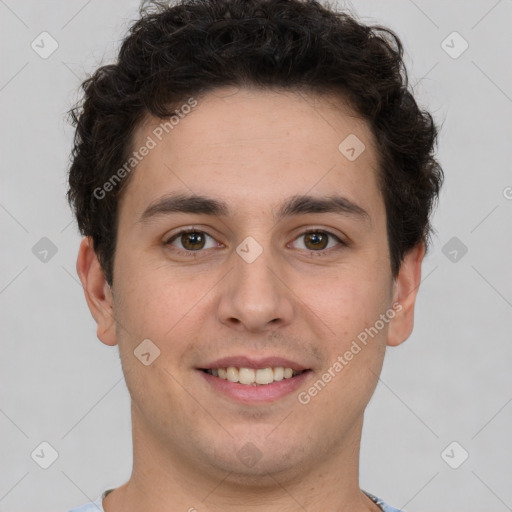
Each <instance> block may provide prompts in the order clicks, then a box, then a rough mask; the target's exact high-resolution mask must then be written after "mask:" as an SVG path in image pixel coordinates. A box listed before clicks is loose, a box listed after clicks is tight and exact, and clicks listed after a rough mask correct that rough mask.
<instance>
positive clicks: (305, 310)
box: [77, 88, 425, 512]
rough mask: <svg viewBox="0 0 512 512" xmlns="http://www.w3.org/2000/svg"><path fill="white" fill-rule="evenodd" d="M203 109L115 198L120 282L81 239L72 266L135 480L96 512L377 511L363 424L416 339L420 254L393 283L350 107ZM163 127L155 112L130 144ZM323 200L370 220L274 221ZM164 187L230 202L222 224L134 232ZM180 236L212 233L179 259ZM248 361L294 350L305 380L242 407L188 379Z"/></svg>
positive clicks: (233, 99) (210, 98) (234, 105)
mask: <svg viewBox="0 0 512 512" xmlns="http://www.w3.org/2000/svg"><path fill="white" fill-rule="evenodd" d="M197 99H198V106H197V107H196V108H194V109H193V111H192V112H191V113H190V114H189V115H188V116H187V117H186V118H185V119H183V120H182V121H181V122H180V124H179V125H178V126H176V127H175V129H174V130H172V131H171V132H170V133H169V134H168V135H167V136H166V137H165V138H164V139H163V140H162V142H160V143H159V144H158V145H157V146H156V147H155V148H154V149H152V150H151V151H150V152H149V154H148V155H147V156H146V157H145V158H144V159H143V160H142V161H141V162H140V163H139V164H138V166H137V169H136V170H135V171H134V172H133V175H132V176H131V179H130V181H129V183H128V184H127V187H126V188H125V190H124V192H123V195H122V199H121V202H120V204H119V221H118V239H117V247H116V254H115V259H114V282H113V287H112V289H111V288H110V287H109V286H108V284H107V283H106V281H105V277H104V274H103V271H102V269H101V266H100V264H99V262H98V259H97V257H96V254H95V253H94V250H93V248H92V245H91V241H90V240H89V239H88V238H84V240H83V241H82V244H81V246H80V252H79V256H78V261H77V270H78V274H79V276H80V279H81V282H82V284H83V288H84V291H85V296H86V299H87V303H88V305H89V308H90V310H91V313H92V315H93V317H94V319H95V320H96V322H97V335H98V338H99V339H100V340H101V341H102V342H103V343H105V344H106V345H115V344H118V345H119V352H120V357H121V361H122V365H123V371H124V374H125V378H126V383H127V387H128V390H129V392H130V395H131V404H132V408H131V409H132V423H133V455H134V461H133V472H132V475H131V478H130V480H129V481H128V482H127V483H125V484H124V485H123V486H121V487H119V488H118V489H116V490H115V491H114V492H112V493H110V494H109V495H108V496H107V497H106V498H105V500H104V503H103V505H104V508H105V511H106V512H120V511H121V510H123V511H125V512H131V511H135V510H140V509H141V504H143V505H144V506H143V508H144V510H145V511H147V512H157V511H158V512H160V511H162V510H169V511H170V510H172V511H190V510H194V509H195V510H198V511H200V512H202V511H210V512H217V511H221V510H222V511H225V512H229V511H232V510H237V511H238V510H240V507H241V506H243V509H244V510H251V511H254V512H259V511H265V512H287V511H297V510H301V511H302V510H307V511H310V512H316V511H321V510H322V511H323V510H332V511H340V512H341V511H346V512H348V511H351V512H354V511H369V510H372V511H376V510H379V508H378V507H377V506H376V505H375V504H374V503H373V502H372V501H371V500H370V499H369V498H368V497H367V496H366V495H364V494H363V493H362V491H361V490H360V488H359V482H358V471H359V447H360V440H361V429H362V423H363V413H364V410H365V407H366V405H367V404H368V402H369V400H370V398H371V395H372V394H373V392H374V389H375V386H376V383H377V380H378V375H379V374H380V371H381V367H382V363H383V358H384V354H385V349H386V346H395V345H398V344H400V343H402V342H403V341H405V340H406V339H407V338H408V337H409V335H410V334H411V331H412V329H413V321H414V304H415V299H416V294H417V290H418V286H419V283H420V279H421V262H422V260H423V256H424V253H425V249H424V246H423V244H421V243H420V244H418V245H417V246H416V247H415V248H414V249H413V250H411V251H409V252H408V253H407V254H406V256H405V259H404V262H403V263H402V266H401V270H400V273H399V275H398V277H397V278H396V279H393V278H392V275H391V269H390V256H389V248H388V244H387V235H386V212H385V207H384V202H383V197H382V194H381V192H380V190H379V187H378V184H377V179H376V172H377V171H376V169H377V157H376V151H375V148H374V142H373V137H372V134H371V131H370V129H369V127H368V126H367V124H366V123H365V122H364V121H363V120H361V119H360V118H358V117H357V116H356V115H355V114H354V112H353V111H352V110H351V109H350V107H349V106H348V105H347V104H346V103H345V102H344V101H343V99H342V98H339V97H335V96H333V95H322V96H320V95H313V94H308V95H306V94H304V93H301V94H297V93H294V92H290V91H286V92H284V91H278V90H268V89H266V90H259V89H233V88H222V89H217V90H216V91H214V92H213V93H212V92H210V93H208V94H207V95H206V96H204V97H202V98H197ZM160 122H161V120H159V119H155V118H151V117H148V118H147V119H146V120H145V121H144V122H143V123H142V124H141V125H140V126H139V127H138V129H137V131H136V132H135V135H134V140H133V147H134V148H138V147H140V146H141V145H142V144H143V143H144V141H145V140H146V137H147V136H148V135H150V134H151V133H152V130H154V129H155V127H156V126H157V125H158V124H159V123H160ZM349 134H356V136H357V137H358V138H359V139H360V140H361V141H363V142H364V144H365V146H366V149H365V150H364V151H363V153H362V154H361V155H360V156H359V157H358V158H357V159H356V160H355V161H352V162H351V161H349V160H348V159H347V158H345V156H344V155H343V154H341V153H340V151H339V150H338V145H339V144H340V142H341V141H342V140H344V139H345V138H346V137H347V136H348V135H349ZM333 191H336V192H337V193H339V194H341V195H343V196H344V197H346V198H348V199H350V200H351V201H352V202H354V203H356V204H357V205H359V206H360V207H362V208H364V209H365V210H366V211H367V212H368V215H369V220H367V221H365V220H363V219H361V218H358V217H357V216H350V215H339V214H336V213H313V214H309V213H308V214H306V215H295V216H293V217H289V218H284V219H282V220H281V221H279V222H277V223H276V222H275V220H274V217H273V211H275V210H276V209H277V208H278V207H279V205H281V203H282V202H283V201H284V200H285V199H287V198H289V197H290V196H292V195H294V194H306V193H307V194H309V195H314V196H315V197H326V196H329V195H330V194H332V193H333ZM173 192H182V193H191V192H193V193H195V194H201V195H206V196H210V197H213V198H215V199H219V200H224V201H226V202H227V203H228V205H229V206H230V208H232V211H231V214H230V215H229V216H210V215H204V214H183V213H171V214H166V215H159V216H156V217H154V218H152V219H151V220H148V221H147V222H140V221H139V219H140V216H141V214H142V212H143V211H144V210H145V209H146V208H147V207H148V205H150V204H151V203H153V202H154V201H155V200H157V199H158V198H160V197H162V196H163V195H165V194H170V193H173ZM189 227H194V228H197V230H199V231H202V232H204V233H206V234H208V235H210V236H211V238H209V237H206V246H205V248H204V249H201V256H200V257H197V258H196V257H190V256H184V255H180V254H178V253H177V252H173V251H172V249H173V248H174V249H176V250H177V251H179V250H181V251H182V253H183V252H185V251H186V249H187V248H189V247H190V243H189V245H188V246H186V245H184V243H185V244H186V242H187V239H185V240H183V238H181V239H180V237H178V238H177V239H175V240H174V241H173V242H172V245H170V244H167V245H166V241H168V240H169V238H170V237H171V235H174V234H176V233H177V232H179V230H180V229H183V228H189ZM311 228H315V229H317V231H320V232H321V233H325V232H326V231H328V232H331V233H333V234H334V235H336V236H338V237H339V238H340V239H341V240H344V241H346V242H348V245H340V244H339V243H338V242H337V240H336V239H335V238H331V239H329V245H328V246H327V248H325V249H321V250H319V249H318V248H316V247H315V246H314V245H312V244H311V243H309V244H308V243H307V239H306V237H305V236H304V235H303V233H304V232H305V231H306V230H308V229H311ZM301 235H302V236H301ZM247 236H251V237H253V238H254V239H255V240H256V241H257V242H258V243H259V244H260V245H261V247H262V248H263V252H262V253H261V255H260V256H259V257H258V258H257V259H256V260H255V261H253V262H252V263H247V262H246V261H244V259H242V258H241V257H240V256H239V255H238V253H237V252H236V247H237V246H238V245H239V244H240V243H241V242H242V240H244V239H245V238H246V237H247ZM180 242H181V243H180ZM192 247H195V246H194V245H192ZM322 247H323V246H322ZM190 252H194V251H190V250H189V253H190ZM195 252H196V255H197V251H195ZM394 303H399V304H400V306H401V310H400V311H399V312H396V314H395V316H394V318H393V319H392V320H391V321H389V323H386V324H385V326H384V328H383V329H382V330H380V331H379V333H378V335H376V336H375V337H374V338H373V339H371V341H370V342H369V343H368V344H367V345H366V346H365V347H364V348H363V349H362V350H361V351H360V352H359V353H358V354H357V355H355V356H354V358H353V359H352V360H351V361H350V362H349V363H348V364H347V365H346V366H345V367H344V368H343V370H342V371H341V372H339V373H338V374H336V377H335V378H333V379H332V380H331V382H329V383H328V384H327V385H326V386H325V388H323V389H322V390H321V392H319V393H318V394H317V395H316V396H315V397H314V398H312V399H311V401H310V402H309V403H308V404H306V405H303V404H301V403H300V402H299V401H298V400H297V394H298V392H300V391H305V390H306V391H307V389H308V388H310V387H311V386H312V384H313V383H314V382H315V381H317V380H318V378H319V377H321V375H322V374H323V373H324V372H326V371H327V369H328V368H329V367H332V365H333V363H334V362H335V361H336V359H337V357H338V356H339V355H343V354H344V353H345V352H346V351H347V350H348V349H349V348H350V346H351V343H352V341H353V340H355V339H356V337H357V335H358V334H359V333H361V332H362V331H364V329H365V328H367V327H369V326H372V325H374V324H375V322H376V320H378V319H379V315H381V314H384V313H386V311H389V310H390V309H391V308H392V307H393V304H394ZM147 338H149V339H150V340H152V342H153V343H155V345H157V346H158V347H159V349H160V351H161V353H160V356H159V357H158V358H157V359H155V360H154V362H153V363H152V364H150V365H148V366H145V365H143V364H142V363H141V362H140V361H139V359H137V358H136V357H135V356H134V354H133V351H134V349H135V348H136V347H137V346H138V345H139V344H140V343H141V341H142V340H144V339H147ZM241 354H245V355H248V356H254V357H264V356H270V355H278V356H282V357H287V358H288V359H291V360H293V361H297V362H300V363H302V364H303V365H305V366H306V367H307V368H310V369H311V371H310V372H309V374H308V376H307V378H306V380H305V381H304V383H303V385H301V387H300V389H299V390H298V391H297V392H293V393H291V394H290V395H287V396H285V397H283V398H280V399H278V400H276V401H274V402H272V403H266V404H264V405H261V404H242V403H240V402H237V401H234V400H233V399H231V398H229V397H226V396H224V395H222V394H220V393H218V392H215V391H214V390H213V388H212V386H211V385H209V384H207V383H206V382H205V379H204V378H203V377H202V376H201V375H200V374H199V371H198V370H197V368H198V367H204V365H205V364H206V363H207V362H212V361H214V360H215V359H218V358H220V357H224V356H231V355H241ZM248 442H251V443H252V444H253V445H254V446H256V447H257V449H258V450H259V453H260V454H261V458H260V460H259V461H258V462H257V463H256V464H254V465H253V466H252V467H249V466H248V465H246V464H244V463H242V461H241V460H240V459H239V458H238V457H237V452H238V451H239V450H240V449H241V448H242V447H243V446H244V445H245V444H246V443H248ZM170 506H171V507H172V508H169V507H170Z"/></svg>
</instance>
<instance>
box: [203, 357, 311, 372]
mask: <svg viewBox="0 0 512 512" xmlns="http://www.w3.org/2000/svg"><path fill="white" fill-rule="evenodd" d="M230 366H233V367H235V368H254V369H257V368H276V367H278V366H282V367H283V368H291V369H292V370H296V371H302V370H308V369H309V368H308V367H307V366H304V365H302V364H300V363H296V362H295V361H290V360H289V359H286V358H284V357H277V356H269V357H262V358H251V357H247V356H231V357H222V358H221V359H217V360H215V361H213V362H211V363H207V364H206V365H205V366H201V367H200V369H204V370H215V369H218V368H229V367H230Z"/></svg>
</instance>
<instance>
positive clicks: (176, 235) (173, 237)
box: [164, 226, 350, 257]
mask: <svg viewBox="0 0 512 512" xmlns="http://www.w3.org/2000/svg"><path fill="white" fill-rule="evenodd" d="M186 233H201V234H203V235H206V236H207V237H210V238H211V239H212V240H214V241H215V242H216V243H217V244H220V245H223V244H222V243H221V242H218V241H217V240H216V238H215V237H214V236H213V235H211V234H210V233H208V232H207V231H205V230H204V229H201V228H198V227H194V226H192V227H188V228H183V229H181V230H180V231H178V232H176V233H173V234H172V235H170V236H166V237H165V239H164V245H168V246H170V247H172V250H173V251H175V252H177V253H181V254H186V255H188V256H190V255H192V256H196V257H197V256H198V255H200V254H201V253H204V252H205V251H206V250H207V249H198V250H196V251H192V250H187V249H179V248H177V247H174V246H173V245H172V242H174V241H175V240H177V239H179V237H180V235H183V234H186ZM310 233H324V234H326V235H327V236H329V237H331V238H334V239H335V240H336V241H337V242H338V245H339V246H341V247H348V246H349V245H350V242H349V241H348V240H346V239H345V238H344V237H342V236H340V235H337V234H336V233H333V232H332V231H330V230H329V229H326V228H322V227H310V228H307V229H304V230H303V231H300V232H299V233H298V234H297V235H296V236H294V238H293V240H292V241H291V243H293V242H295V240H297V239H298V238H300V237H301V236H305V235H307V234H310ZM288 245H289V244H287V247H288ZM208 249H212V248H211V247H209V248H208ZM299 250H301V251H307V252H310V253H312V254H314V253H318V254H324V253H326V252H329V251H331V250H336V247H330V248H328V249H319V250H317V251H315V250H309V249H299Z"/></svg>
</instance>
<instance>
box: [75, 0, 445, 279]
mask: <svg viewBox="0 0 512 512" xmlns="http://www.w3.org/2000/svg"><path fill="white" fill-rule="evenodd" d="M222 86H237V87H244V86H247V87H261V88H270V87H272V88H283V89H289V90H295V91H303V92H313V93H322V92H329V91H337V92H338V93H339V94H341V95H343V97H344V98H345V99H346V100H347V101H348V102H349V104H350V105H351V106H352V108H353V109H354V110H355V111H356V112H357V113H358V114H359V115H360V116H361V117H362V118H363V119H365V121H366V122H367V123H368V125H369V127H370V129H371V130H372V133H373V134H374V136H375V140H376V142H377V153H378V155H377V156H378V161H379V170H378V171H379V172H378V183H379V186H380V189H381V192H382V194H383V198H384V203H385V207H386V222H387V237H388V244H389V251H390V259H391V272H392V275H393V277H396V276H397V275H398V272H399V269H400V266H401V263H402V261H403V258H404V256H405V254H406V253H407V251H408V250H410V249H412V248H413V247H415V246H416V245H417V244H418V243H420V242H423V243H424V244H425V246H426V248H427V249H428V246H429V242H430V238H431V233H432V232H433V229H432V226H431V223H430V220H429V218H430V214H431V212H432V210H433V208H434V205H435V203H436V202H437V200H438V197H439V191H440V187H441V185H442V182H443V171H442V168H441V166H440V165H439V163H438V162H437V160H436V159H435V155H434V149H435V145H436V139H437V133H438V129H437V127H436V125H435V123H434V121H433V118H432V116H431V115H430V113H428V112H426V111H424V110H421V109H420V108H419V107H418V105H417V103H416V101H415V99H414V97H413V95H412V93H411V92H410V90H409V85H408V78H407V71H406V69H405V65H404V62H403V46H402V43H401V41H400V39H399V38H398V36H397V35H396V34H395V33H394V32H392V31H391V30H390V29H388V28H386V27H382V26H367V25H364V24H362V23H360V22H358V21H356V19H355V18H354V17H353V16H352V15H350V14H348V13H346V12H338V11H335V10H332V9H331V7H330V6H327V5H326V4H321V3H320V2H319V1H317V0H179V2H177V3H175V4H174V5H171V6H169V5H165V4H164V3H161V2H153V3H152V4H150V5H144V4H143V6H142V7H141V8H140V18H139V19H138V20H137V21H136V22H135V23H133V25H132V26H131V28H130V31H129V34H128V35H127V37H126V38H125V39H124V41H123V43H122V45H121V49H120V52H119V56H118V59H117V62H116V63H115V64H110V65H104V66H102V67H100V68H99V69H97V70H96V71H95V73H94V74H93V75H92V76H90V77H89V78H88V79H87V80H85V81H84V82H83V84H82V89H83V96H82V99H81V101H80V102H79V103H78V104H77V105H76V106H75V107H73V108H72V109H71V110H70V111H69V114H70V118H71V122H72V124H73V126H74V127H75V137H74V146H73V150H72V154H71V165H70V169H69V189H68V193H67V197H68V201H69V203H70V205H71V207H72V209H73V211H74V214H75V216H76V219H77V222H78V227H79V229H80V232H81V234H82V235H84V236H90V237H91V238H92V241H93V246H94V250H95V252H96V254H97V256H98V259H99V261H100V263H101V266H102V269H103V271H104V272H105V277H106V280H107V282H108V283H109V284H111V285H112V283H113V259H114V255H115V247H116V231H117V221H118V219H117V205H118V201H119V198H120V194H121V193H122V190H123V189H124V187H125V186H126V182H127V181H128V180H129V178H130V175H128V176H126V177H125V178H124V179H123V181H122V182H121V183H120V184H119V186H116V187H112V190H110V191H109V193H108V194H103V195H104V197H98V194H95V193H94V191H95V190H97V188H98V187H101V186H102V185H103V184H104V183H105V182H107V181H108V180H109V178H111V177H112V175H113V173H114V172H115V170H116V169H119V168H120V167H121V166H122V165H123V163H124V162H126V160H127V158H129V157H130V151H131V149H132V148H131V145H132V136H133V132H134V129H135V128H136V127H137V125H138V123H140V122H141V121H142V120H143V119H144V118H145V117H146V116H147V115H148V114H150V115H153V116H156V117H159V118H165V117H168V116H170V115H173V113H174V112H176V110H175V109H176V107H177V106H178V105H179V104H181V103H183V102H186V100H187V98H190V97H191V96H194V97H200V96H201V95H204V94H206V93H208V92H209V91H212V90H214V89H216V88H218V87H222Z"/></svg>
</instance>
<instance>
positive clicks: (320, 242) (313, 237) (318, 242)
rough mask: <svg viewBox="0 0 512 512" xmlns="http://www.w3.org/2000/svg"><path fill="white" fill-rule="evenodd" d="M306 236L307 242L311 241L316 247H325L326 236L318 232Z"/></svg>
mask: <svg viewBox="0 0 512 512" xmlns="http://www.w3.org/2000/svg"><path fill="white" fill-rule="evenodd" d="M307 238H308V242H310V243H312V244H313V245H314V246H315V248H317V249H318V247H320V248H321V249H323V248H325V241H326V239H327V237H326V236H324V235H323V234H321V233H320V234H319V233H309V234H308V235H307Z"/></svg>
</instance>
